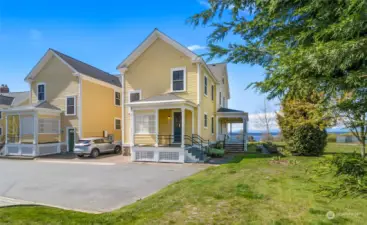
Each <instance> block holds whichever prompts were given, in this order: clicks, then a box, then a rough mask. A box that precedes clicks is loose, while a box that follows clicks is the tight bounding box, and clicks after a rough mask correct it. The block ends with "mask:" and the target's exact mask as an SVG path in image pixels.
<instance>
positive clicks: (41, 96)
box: [37, 83, 46, 101]
mask: <svg viewBox="0 0 367 225" xmlns="http://www.w3.org/2000/svg"><path fill="white" fill-rule="evenodd" d="M37 99H38V101H46V84H45V83H39V84H37Z"/></svg>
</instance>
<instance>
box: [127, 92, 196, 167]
mask: <svg viewBox="0 0 367 225" xmlns="http://www.w3.org/2000/svg"><path fill="white" fill-rule="evenodd" d="M128 106H129V107H130V123H131V126H130V128H131V131H130V137H129V139H130V145H131V149H132V159H133V160H134V161H155V162H182V163H183V162H184V161H185V147H186V146H188V145H192V137H193V135H194V134H195V120H196V116H195V105H194V103H192V102H189V101H187V100H184V99H182V98H179V97H177V96H175V95H173V94H166V95H161V96H156V97H154V98H150V99H145V100H140V101H137V102H134V103H130V104H128Z"/></svg>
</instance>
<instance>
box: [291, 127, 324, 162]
mask: <svg viewBox="0 0 367 225" xmlns="http://www.w3.org/2000/svg"><path fill="white" fill-rule="evenodd" d="M326 138H327V133H326V131H325V130H321V129H320V128H319V127H317V126H313V125H311V124H305V125H301V126H299V127H297V128H295V129H294V133H293V135H291V137H290V140H289V147H290V149H291V151H292V152H295V153H297V154H300V155H314V156H318V155H321V154H322V153H323V152H324V149H325V147H326V144H327V141H326Z"/></svg>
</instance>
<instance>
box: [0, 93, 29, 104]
mask: <svg viewBox="0 0 367 225" xmlns="http://www.w3.org/2000/svg"><path fill="white" fill-rule="evenodd" d="M28 98H29V91H24V92H10V93H1V94H0V105H7V106H18V105H19V104H21V103H23V102H24V101H26V100H27V99H28Z"/></svg>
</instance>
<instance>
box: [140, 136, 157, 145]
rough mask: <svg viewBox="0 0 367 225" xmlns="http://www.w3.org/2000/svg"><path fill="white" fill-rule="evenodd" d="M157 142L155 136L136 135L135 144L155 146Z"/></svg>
mask: <svg viewBox="0 0 367 225" xmlns="http://www.w3.org/2000/svg"><path fill="white" fill-rule="evenodd" d="M155 142H156V140H155V134H136V135H135V144H136V145H154V144H155Z"/></svg>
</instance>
